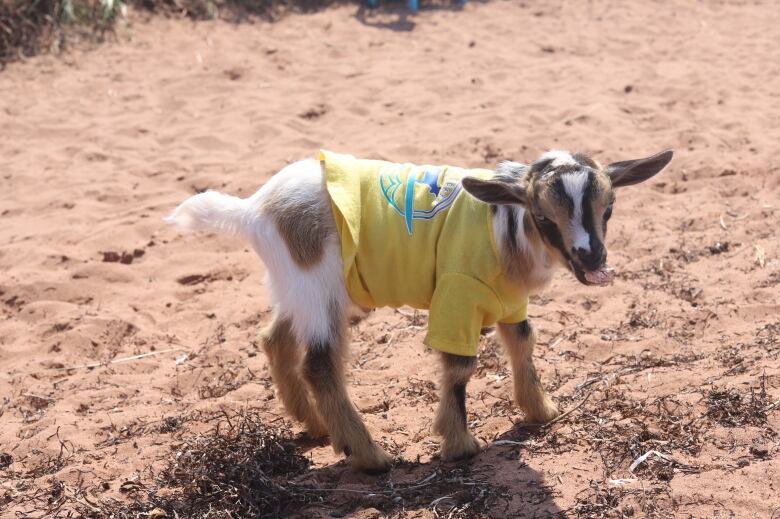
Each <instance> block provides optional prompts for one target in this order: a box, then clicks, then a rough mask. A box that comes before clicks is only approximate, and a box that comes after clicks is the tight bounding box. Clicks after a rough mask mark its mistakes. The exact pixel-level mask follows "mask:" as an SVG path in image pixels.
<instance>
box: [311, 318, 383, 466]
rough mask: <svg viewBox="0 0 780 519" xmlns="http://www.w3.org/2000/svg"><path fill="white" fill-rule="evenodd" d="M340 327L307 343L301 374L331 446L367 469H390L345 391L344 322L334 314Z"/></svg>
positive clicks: (356, 464)
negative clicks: (329, 336)
mask: <svg viewBox="0 0 780 519" xmlns="http://www.w3.org/2000/svg"><path fill="white" fill-rule="evenodd" d="M334 323H339V327H338V328H339V329H338V331H337V333H335V337H334V338H333V339H331V342H330V344H309V345H307V349H306V356H305V357H304V361H303V376H304V378H305V379H306V381H307V382H308V384H309V387H310V388H311V391H312V394H313V395H314V398H315V399H316V401H317V409H318V410H319V412H320V415H321V416H322V418H323V419H324V421H325V424H326V425H327V428H328V432H329V433H330V438H331V444H332V445H333V450H334V451H336V452H337V453H339V452H343V453H344V454H346V455H347V456H350V457H351V461H352V465H353V466H354V467H355V468H357V469H360V470H364V471H366V472H385V471H387V470H390V467H391V465H392V458H391V457H390V456H388V455H387V453H385V451H384V450H382V448H381V447H380V446H379V445H377V444H376V443H375V442H374V440H373V439H372V438H371V435H370V434H369V432H368V429H366V426H365V424H364V423H363V420H362V419H361V418H360V415H359V414H358V412H357V410H356V409H355V406H354V404H353V403H352V401H351V400H350V399H349V395H348V394H347V389H346V384H345V377H344V359H343V352H344V351H345V349H346V348H345V347H346V344H345V338H344V333H345V331H346V330H345V328H346V324H345V323H342V322H341V319H339V318H338V317H336V314H335V312H334Z"/></svg>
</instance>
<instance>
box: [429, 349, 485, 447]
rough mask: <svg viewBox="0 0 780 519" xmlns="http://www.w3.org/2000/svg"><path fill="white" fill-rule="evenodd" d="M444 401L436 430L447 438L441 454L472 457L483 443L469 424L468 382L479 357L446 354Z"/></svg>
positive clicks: (442, 386)
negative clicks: (467, 413) (478, 439)
mask: <svg viewBox="0 0 780 519" xmlns="http://www.w3.org/2000/svg"><path fill="white" fill-rule="evenodd" d="M441 359H442V367H443V368H444V369H443V374H442V381H441V400H440V402H439V410H438V412H437V414H436V420H435V422H434V426H433V428H434V431H435V432H436V433H437V434H440V435H441V436H442V438H443V442H442V448H441V455H442V458H443V459H444V460H448V461H449V460H458V459H464V458H470V457H472V456H474V455H475V454H477V453H478V452H479V450H480V444H479V442H478V441H477V439H476V438H474V436H473V435H472V434H471V433H470V432H469V431H468V427H467V425H466V408H465V398H466V384H467V383H468V381H469V379H470V378H471V375H472V374H473V373H474V370H475V369H476V367H477V358H476V357H462V356H458V355H451V354H449V353H442V354H441Z"/></svg>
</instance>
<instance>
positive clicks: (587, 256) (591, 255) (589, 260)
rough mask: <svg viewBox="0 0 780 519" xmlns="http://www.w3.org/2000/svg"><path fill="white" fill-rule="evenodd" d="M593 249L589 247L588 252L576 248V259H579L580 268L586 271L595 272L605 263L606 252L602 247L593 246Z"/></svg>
mask: <svg viewBox="0 0 780 519" xmlns="http://www.w3.org/2000/svg"><path fill="white" fill-rule="evenodd" d="M594 245H595V247H593V246H592V247H591V248H590V250H588V249H583V248H577V251H576V252H577V258H579V260H580V263H582V266H583V267H585V268H586V269H587V270H596V269H598V268H599V267H601V265H602V264H603V263H604V261H606V259H607V251H606V250H604V246H603V245H601V244H600V243H597V244H594Z"/></svg>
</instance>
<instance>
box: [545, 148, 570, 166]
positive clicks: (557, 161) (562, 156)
mask: <svg viewBox="0 0 780 519" xmlns="http://www.w3.org/2000/svg"><path fill="white" fill-rule="evenodd" d="M550 159H552V163H551V164H550V165H551V166H552V167H553V168H557V167H559V166H566V165H576V164H578V162H577V161H576V160H574V157H572V156H571V153H569V152H568V151H565V150H550V151H548V152H546V153H545V154H544V155H542V156H541V157H539V160H540V161H542V160H550Z"/></svg>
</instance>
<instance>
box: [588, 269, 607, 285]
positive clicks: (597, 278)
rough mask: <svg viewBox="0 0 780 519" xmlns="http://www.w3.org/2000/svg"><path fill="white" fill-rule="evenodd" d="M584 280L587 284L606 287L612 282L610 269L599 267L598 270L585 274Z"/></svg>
mask: <svg viewBox="0 0 780 519" xmlns="http://www.w3.org/2000/svg"><path fill="white" fill-rule="evenodd" d="M585 279H586V280H587V281H588V283H592V284H594V285H601V286H604V285H608V284H609V282H610V281H612V269H611V268H608V267H601V268H600V269H598V270H593V271H590V272H586V273H585Z"/></svg>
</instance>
